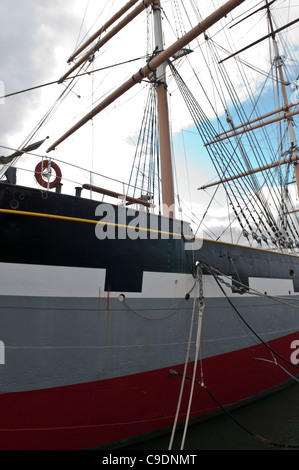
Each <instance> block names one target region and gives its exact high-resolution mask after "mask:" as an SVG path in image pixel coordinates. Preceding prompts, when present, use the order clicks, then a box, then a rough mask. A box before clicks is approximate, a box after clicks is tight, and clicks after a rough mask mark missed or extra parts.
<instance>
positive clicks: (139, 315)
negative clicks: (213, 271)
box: [119, 281, 196, 321]
mask: <svg viewBox="0 0 299 470" xmlns="http://www.w3.org/2000/svg"><path fill="white" fill-rule="evenodd" d="M195 286H196V281H195V283H194V285H193V286H192V287H191V289H190V290H189V291H188V292H187V294H186V295H185V297H184V298H183V299H182V300H181V301H180V302H179V303H178V304H177V305H176V307H174V308H173V309H172V310H171V311H170V312H169V313H167V314H166V315H164V316H163V317H157V318H150V317H146V316H145V315H142V314H141V313H138V312H137V311H136V310H135V309H133V308H132V307H130V305H129V304H128V302H127V301H126V298H125V296H124V294H121V295H120V297H119V300H120V302H122V303H123V304H124V305H125V306H126V307H127V309H128V310H130V312H132V313H134V315H136V316H137V317H140V318H143V319H144V320H151V321H157V320H165V318H168V317H170V316H171V315H173V314H174V313H175V312H177V311H178V310H179V309H180V308H181V307H182V305H183V304H184V303H185V301H186V300H188V299H189V298H190V294H191V292H192V291H193V290H194V289H195Z"/></svg>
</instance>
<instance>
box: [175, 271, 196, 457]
mask: <svg viewBox="0 0 299 470" xmlns="http://www.w3.org/2000/svg"><path fill="white" fill-rule="evenodd" d="M195 279H196V281H195V284H197V285H198V289H199V294H198V298H197V297H196V293H194V301H193V309H192V317H191V324H190V332H189V341H188V347H187V353H186V359H185V365H184V373H183V374H182V376H183V379H182V382H181V389H180V395H179V400H178V404H177V410H176V414H175V420H174V424H173V428H172V434H171V438H170V443H169V447H168V450H171V449H172V445H173V440H174V436H175V432H176V427H177V422H178V417H179V412H180V407H181V402H182V396H183V391H184V385H185V381H186V373H187V366H188V362H189V357H190V347H191V341H192V333H193V326H194V322H195V321H196V319H195V310H196V303H197V310H198V323H197V335H196V351H195V360H194V367H193V377H192V386H191V391H190V395H189V403H188V410H187V417H186V420H185V426H184V432H183V437H182V442H181V450H183V449H184V445H185V439H186V433H187V428H188V424H189V418H190V410H191V404H192V399H193V392H194V385H195V383H196V380H195V376H196V370H197V363H198V358H199V351H200V340H201V328H202V319H203V312H204V308H205V302H204V296H203V273H202V269H201V267H200V263H197V264H196V278H195ZM196 301H197V302H196Z"/></svg>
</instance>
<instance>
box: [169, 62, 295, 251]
mask: <svg viewBox="0 0 299 470" xmlns="http://www.w3.org/2000/svg"><path fill="white" fill-rule="evenodd" d="M170 68H171V71H172V73H173V75H174V78H175V80H176V82H177V85H178V88H179V90H180V92H181V94H182V97H183V99H184V101H185V103H186V105H187V107H188V109H189V111H190V114H191V116H192V118H193V121H194V124H195V127H196V128H197V130H198V132H199V134H200V136H201V138H202V141H203V143H206V142H208V141H210V140H211V138H212V136H215V135H216V130H215V128H214V127H213V125H212V123H211V122H210V120H209V119H208V118H207V116H206V115H205V113H204V111H203V110H202V108H201V107H200V105H199V104H198V102H197V101H196V99H195V98H194V96H193V95H192V93H191V92H190V90H189V89H188V87H187V86H186V84H185V83H184V81H183V79H182V77H181V76H180V75H179V73H178V71H177V70H176V68H175V66H174V64H173V63H171V62H170ZM207 151H208V153H209V156H210V158H211V161H212V163H213V164H214V167H215V169H216V171H217V173H218V176H219V177H220V180H219V181H220V182H221V183H222V182H223V185H224V188H225V190H226V193H227V196H228V199H229V202H230V204H231V207H232V210H233V212H234V213H235V216H236V218H237V220H238V222H239V224H240V226H241V229H242V232H243V235H244V236H246V238H247V237H248V234H249V233H251V235H252V237H253V239H254V240H255V241H256V242H258V243H259V244H261V243H262V241H264V242H266V243H268V240H269V241H270V242H271V243H272V244H274V245H275V246H277V245H278V246H282V247H288V246H296V242H297V241H298V231H297V230H295V231H294V229H293V227H292V226H291V224H290V223H287V226H286V227H285V228H283V231H281V229H280V227H279V226H278V224H277V222H276V218H275V216H274V213H273V210H272V209H271V208H270V206H269V204H268V203H267V201H266V199H265V197H264V195H263V190H262V187H261V186H260V184H259V183H258V182H257V180H253V179H252V177H253V174H254V170H253V168H252V167H251V163H250V160H249V158H247V156H246V152H245V148H244V146H241V145H240V142H237V144H236V146H233V145H232V144H230V148H228V147H227V146H226V145H224V144H223V143H221V142H217V141H215V142H214V145H213V146H210V147H209V148H208V149H207ZM242 161H243V163H242ZM241 167H243V169H242V171H241V172H240V169H241ZM248 168H250V169H248ZM270 168H271V165H270V166H269V169H270ZM227 173H228V174H229V176H228V177H225V179H224V175H225V174H227ZM238 174H242V176H244V178H242V181H239V180H238V178H237V175H238ZM245 176H246V177H247V178H245ZM224 183H230V185H226V184H224ZM212 185H213V184H211V186H212ZM208 186H210V185H207V186H205V187H208ZM274 196H275V197H277V198H278V195H277V193H275V190H273V197H274ZM240 201H241V202H242V203H243V205H242V206H241V205H240ZM279 206H280V201H278V202H277V204H276V207H277V212H278V207H279ZM278 217H280V218H281V222H284V223H285V221H283V220H282V216H281V214H280V213H279V212H278ZM242 221H243V222H242ZM289 232H290V233H289Z"/></svg>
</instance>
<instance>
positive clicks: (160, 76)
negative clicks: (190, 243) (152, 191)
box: [153, 0, 174, 217]
mask: <svg viewBox="0 0 299 470" xmlns="http://www.w3.org/2000/svg"><path fill="white" fill-rule="evenodd" d="M153 14H154V32H155V38H154V39H155V51H156V52H157V53H158V54H159V53H160V52H162V51H163V49H164V48H163V32H162V17H161V2H160V0H156V1H155V2H154V3H153ZM166 65H167V64H166V62H164V63H163V64H162V65H161V66H160V67H159V68H158V69H157V72H156V78H157V97H158V116H159V138H160V159H161V179H162V202H163V211H164V215H169V217H174V185H173V171H172V158H171V143H170V126H169V112H168V100H167V84H166ZM170 209H171V210H170Z"/></svg>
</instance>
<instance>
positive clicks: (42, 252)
mask: <svg viewBox="0 0 299 470" xmlns="http://www.w3.org/2000/svg"><path fill="white" fill-rule="evenodd" d="M99 204H101V203H99V202H97V201H91V200H89V199H83V198H78V197H75V196H68V195H61V194H56V193H52V192H44V191H40V190H38V189H31V188H26V187H20V186H12V185H9V184H5V183H1V185H0V209H1V210H2V212H0V220H1V231H0V243H1V246H2V250H1V258H0V262H8V263H24V264H36V265H52V266H74V267H88V268H104V269H106V284H105V290H107V291H114V292H117V291H120V292H141V287H142V277H143V272H144V271H148V272H164V273H192V272H193V271H194V265H195V262H196V261H202V262H203V263H205V264H207V265H208V266H211V267H212V268H214V269H217V270H218V271H220V272H221V273H223V274H225V275H228V276H231V277H232V279H233V280H235V281H236V283H238V282H242V283H243V284H244V285H246V286H248V284H249V282H248V279H249V278H250V277H253V278H254V277H257V278H268V279H270V278H273V279H291V280H292V281H293V284H294V291H295V292H298V291H299V259H298V257H297V256H294V255H291V254H290V255H288V254H281V253H276V252H272V251H268V250H262V249H254V248H248V247H244V246H238V245H233V244H228V243H221V242H214V241H209V240H204V241H203V245H202V247H201V249H200V250H197V251H193V250H188V249H185V248H186V246H185V241H184V237H183V236H182V237H181V238H180V239H178V237H174V236H172V235H170V236H168V237H167V239H163V236H162V235H161V234H159V235H157V237H158V239H152V238H151V233H150V232H148V233H147V239H141V238H138V237H137V239H135V240H133V239H131V238H130V237H128V236H127V237H126V238H125V239H118V238H117V229H116V234H115V237H116V238H115V239H109V238H106V239H105V240H99V239H98V238H97V237H96V233H95V227H96V223H97V222H98V221H99V220H100V217H96V215H95V213H96V209H97V207H98V206H99ZM3 209H4V210H7V211H8V212H3ZM32 213H34V215H32ZM115 215H116V219H115V223H116V225H117V224H118V220H117V206H115ZM48 216H50V217H48ZM135 216H136V215H135V213H134V211H133V212H131V213H128V214H127V217H126V224H129V223H130V221H132V219H134V217H135ZM147 217H149V215H148V216H147ZM156 217H157V219H158V220H157V224H158V225H157V226H158V229H159V230H161V227H162V225H161V224H162V222H161V221H162V218H161V217H159V216H156ZM171 223H172V222H170V224H171ZM149 225H150V224H148V226H149ZM182 227H183V225H182ZM173 230H174V229H173V227H172V225H170V227H169V232H170V233H171V234H172V233H173ZM175 233H177V230H176V232H175ZM182 233H184V231H183V229H182ZM164 238H165V237H164ZM20 240H21V243H20Z"/></svg>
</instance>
